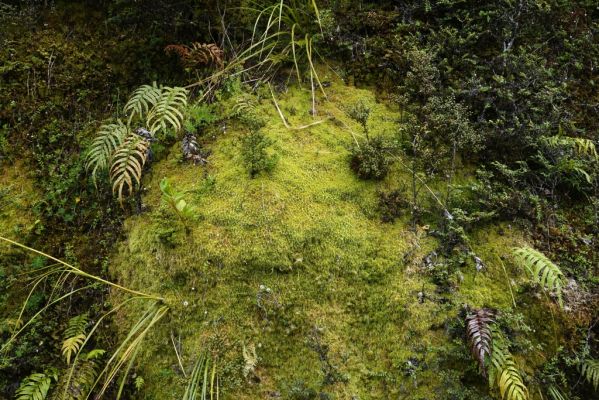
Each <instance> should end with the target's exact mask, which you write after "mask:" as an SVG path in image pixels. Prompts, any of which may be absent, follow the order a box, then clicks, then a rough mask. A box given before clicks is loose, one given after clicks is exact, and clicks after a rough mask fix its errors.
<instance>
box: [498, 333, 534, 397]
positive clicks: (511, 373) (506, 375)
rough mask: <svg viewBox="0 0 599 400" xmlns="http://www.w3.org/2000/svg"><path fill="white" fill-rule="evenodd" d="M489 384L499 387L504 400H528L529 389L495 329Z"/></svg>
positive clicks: (503, 340)
mask: <svg viewBox="0 0 599 400" xmlns="http://www.w3.org/2000/svg"><path fill="white" fill-rule="evenodd" d="M490 360H491V368H490V372H489V384H490V385H491V387H494V386H497V387H498V388H499V393H500V395H501V399H502V400H527V399H528V389H527V388H526V386H525V385H524V382H523V381H522V377H521V376H520V372H519V370H518V367H517V366H516V362H515V361H514V358H513V357H512V355H511V353H510V351H509V348H508V346H507V344H506V343H505V339H504V338H503V337H502V335H501V333H500V332H499V331H498V330H496V329H493V346H492V349H491V357H490Z"/></svg>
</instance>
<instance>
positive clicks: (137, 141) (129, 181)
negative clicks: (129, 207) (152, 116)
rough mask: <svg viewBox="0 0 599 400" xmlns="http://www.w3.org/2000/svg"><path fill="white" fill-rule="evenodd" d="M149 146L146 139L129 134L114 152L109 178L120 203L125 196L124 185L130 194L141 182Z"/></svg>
mask: <svg viewBox="0 0 599 400" xmlns="http://www.w3.org/2000/svg"><path fill="white" fill-rule="evenodd" d="M149 146H150V144H149V143H148V141H147V140H145V139H143V138H140V137H138V136H137V135H131V136H129V137H128V138H127V139H126V140H125V142H124V143H123V144H122V145H121V146H120V147H119V148H118V149H117V150H116V151H115V153H114V157H113V159H112V160H113V161H112V166H111V167H110V179H111V180H112V191H113V193H118V199H119V202H120V203H121V205H122V204H123V199H124V196H125V193H124V189H125V187H127V193H129V194H131V193H133V191H134V189H135V187H136V186H138V185H139V184H140V183H141V174H142V169H143V166H144V164H145V162H146V158H147V153H148V148H149Z"/></svg>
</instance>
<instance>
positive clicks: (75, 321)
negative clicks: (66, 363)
mask: <svg viewBox="0 0 599 400" xmlns="http://www.w3.org/2000/svg"><path fill="white" fill-rule="evenodd" d="M88 320H89V318H88V315H87V313H84V314H80V315H77V316H75V317H73V318H71V319H70V320H69V323H68V325H67V328H66V329H65V331H64V337H65V338H69V337H73V336H77V335H80V334H82V333H85V327H86V326H87V322H88Z"/></svg>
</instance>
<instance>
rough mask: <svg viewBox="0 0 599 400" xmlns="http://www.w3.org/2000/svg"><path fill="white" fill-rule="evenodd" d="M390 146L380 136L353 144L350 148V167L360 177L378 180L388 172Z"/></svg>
mask: <svg viewBox="0 0 599 400" xmlns="http://www.w3.org/2000/svg"><path fill="white" fill-rule="evenodd" d="M390 164H391V155H390V146H389V144H388V143H387V141H385V139H383V138H382V137H380V136H377V137H374V138H371V139H370V140H366V141H364V142H363V143H362V144H361V145H359V146H358V145H355V146H354V147H352V149H351V159H350V166H351V169H352V170H353V171H354V172H355V173H356V175H358V177H359V178H361V179H373V180H380V179H383V178H385V176H387V174H388V173H389V166H390Z"/></svg>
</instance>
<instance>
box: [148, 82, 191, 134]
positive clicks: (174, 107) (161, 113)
mask: <svg viewBox="0 0 599 400" xmlns="http://www.w3.org/2000/svg"><path fill="white" fill-rule="evenodd" d="M185 107H187V89H185V88H182V87H163V88H162V92H161V94H160V97H159V98H158V100H157V102H156V104H155V105H154V107H152V109H151V110H150V112H149V113H148V118H147V122H146V124H147V125H148V126H149V127H150V128H149V129H150V131H152V132H155V133H158V132H159V131H160V130H166V129H167V127H168V126H170V127H172V128H173V129H175V130H177V131H178V130H180V129H181V124H182V121H183V110H184V109H185Z"/></svg>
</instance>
